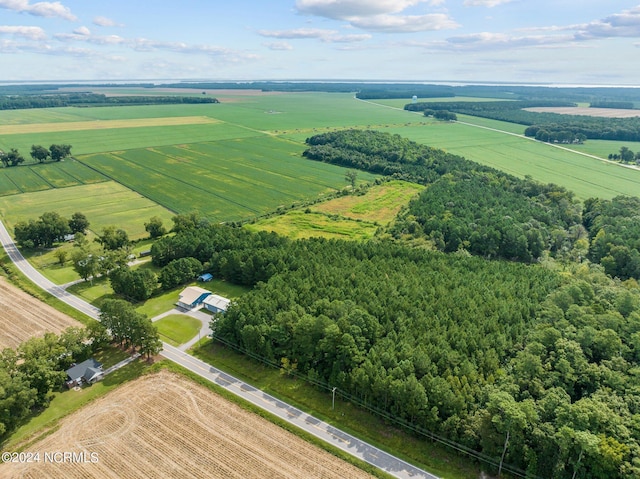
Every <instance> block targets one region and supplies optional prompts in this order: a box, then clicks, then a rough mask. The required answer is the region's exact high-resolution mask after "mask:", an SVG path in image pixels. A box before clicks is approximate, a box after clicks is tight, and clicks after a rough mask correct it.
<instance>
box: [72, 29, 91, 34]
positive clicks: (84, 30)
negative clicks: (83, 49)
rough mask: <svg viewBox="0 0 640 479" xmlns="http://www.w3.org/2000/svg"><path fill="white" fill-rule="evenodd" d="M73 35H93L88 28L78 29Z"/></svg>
mask: <svg viewBox="0 0 640 479" xmlns="http://www.w3.org/2000/svg"><path fill="white" fill-rule="evenodd" d="M73 33H75V34H76V35H84V36H89V35H91V30H89V29H88V28H87V27H78V28H76V29H75V30H74V31H73Z"/></svg>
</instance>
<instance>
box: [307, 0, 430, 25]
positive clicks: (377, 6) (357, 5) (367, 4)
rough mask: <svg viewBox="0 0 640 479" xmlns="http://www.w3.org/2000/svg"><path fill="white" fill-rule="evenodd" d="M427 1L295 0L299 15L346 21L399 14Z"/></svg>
mask: <svg viewBox="0 0 640 479" xmlns="http://www.w3.org/2000/svg"><path fill="white" fill-rule="evenodd" d="M419 3H430V2H429V1H428V0H297V1H296V9H297V10H298V11H299V12H300V13H304V14H308V15H317V16H319V17H326V18H332V19H334V20H347V19H349V18H351V17H362V16H371V15H380V14H384V13H387V14H389V13H399V12H401V11H403V10H405V9H407V8H409V7H413V6H415V5H417V4H419Z"/></svg>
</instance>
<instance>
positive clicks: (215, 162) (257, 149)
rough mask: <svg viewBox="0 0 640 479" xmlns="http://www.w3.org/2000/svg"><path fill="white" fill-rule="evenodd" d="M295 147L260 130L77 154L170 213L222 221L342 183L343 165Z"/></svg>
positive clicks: (308, 196) (254, 213) (364, 176)
mask: <svg viewBox="0 0 640 479" xmlns="http://www.w3.org/2000/svg"><path fill="white" fill-rule="evenodd" d="M301 152H302V149H301V147H300V145H297V144H295V143H291V142H289V141H285V140H282V139H278V138H272V137H269V136H264V137H259V138H242V139H236V140H229V141H217V142H207V143H197V144H190V145H181V146H169V147H159V148H153V149H137V150H128V151H124V152H118V153H108V154H96V155H88V156H81V157H79V160H80V161H82V162H83V163H85V164H87V165H89V166H90V167H91V168H94V169H96V170H99V171H101V172H102V173H104V174H105V175H106V176H109V177H112V178H114V179H117V180H118V181H119V182H121V183H122V184H124V185H126V186H127V187H129V188H131V189H132V190H135V191H137V192H139V193H140V194H142V195H144V196H146V197H147V198H149V199H151V200H153V201H155V202H156V203H158V204H160V205H163V206H165V207H166V208H168V209H171V210H172V211H175V212H177V213H187V212H190V211H197V212H199V213H200V214H201V215H202V216H205V217H207V218H209V219H211V220H214V221H220V222H223V221H235V220H240V219H244V218H250V217H255V216H260V215H263V214H266V213H268V212H270V211H273V210H275V209H276V208H278V207H280V206H289V205H291V204H292V203H295V202H298V201H302V200H308V199H312V198H315V197H317V196H319V195H322V194H324V193H329V192H333V191H335V190H336V189H339V188H342V187H343V186H345V185H346V180H345V171H346V170H345V169H344V168H340V167H336V166H332V165H328V164H324V163H319V162H313V161H308V160H305V159H303V158H302V157H301ZM359 177H360V178H361V179H362V180H363V181H371V180H373V179H374V178H375V176H374V175H371V174H367V173H362V174H360V175H359Z"/></svg>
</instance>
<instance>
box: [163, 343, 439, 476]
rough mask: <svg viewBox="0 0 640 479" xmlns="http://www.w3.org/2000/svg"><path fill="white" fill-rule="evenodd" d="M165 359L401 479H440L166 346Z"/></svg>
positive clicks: (182, 352)
mask: <svg viewBox="0 0 640 479" xmlns="http://www.w3.org/2000/svg"><path fill="white" fill-rule="evenodd" d="M162 355H163V356H164V357H166V358H167V359H170V360H171V361H173V362H175V363H177V364H180V365H181V366H183V367H185V368H187V369H188V370H190V371H193V372H194V373H196V374H198V375H199V376H201V377H203V378H205V379H208V380H209V381H211V382H213V383H215V384H217V385H219V386H222V387H223V388H225V389H226V390H228V391H230V392H232V393H234V394H236V395H237V396H240V397H241V398H243V399H245V400H246V401H249V402H250V403H252V404H254V405H256V406H258V407H260V408H262V409H264V410H266V411H268V412H270V413H272V414H274V415H275V416H278V417H279V418H281V419H284V420H285V421H288V422H290V423H291V424H294V425H295V426H298V427H299V428H300V429H303V430H305V431H307V432H309V433H311V434H313V435H314V436H316V437H318V438H320V439H322V440H323V441H325V442H328V443H329V444H332V445H333V446H336V447H338V448H339V449H342V450H343V451H346V452H347V453H349V454H351V455H353V456H356V457H358V458H360V459H363V460H364V461H366V462H368V463H369V464H372V465H374V466H376V467H378V468H380V469H382V470H384V471H386V472H388V473H389V474H391V475H392V476H394V477H398V478H402V479H418V478H426V479H438V477H437V476H434V475H433V474H430V473H428V472H426V471H423V470H422V469H418V468H417V467H415V466H412V465H411V464H409V463H407V462H405V461H403V460H401V459H398V458H397V457H395V456H392V455H390V454H387V453H386V452H384V451H382V450H380V449H378V448H377V447H374V446H372V445H370V444H368V443H366V442H364V441H361V440H360V439H357V438H356V437H354V436H351V435H350V434H347V433H346V432H344V431H341V430H340V429H337V428H335V427H333V426H331V425H330V424H328V423H326V422H324V421H321V420H320V419H317V418H315V417H313V416H310V415H309V414H307V413H305V412H304V411H301V410H300V409H297V408H295V407H293V406H291V405H289V404H287V403H285V402H283V401H280V400H279V399H276V398H274V397H273V396H270V395H269V394H267V393H265V392H263V391H261V390H260V389H256V388H254V387H253V386H251V385H249V384H247V383H245V382H242V381H240V380H239V379H237V378H235V377H233V376H230V375H229V374H227V373H224V372H222V371H220V370H219V369H216V368H214V367H213V366H211V365H210V364H207V363H205V362H204V361H200V360H199V359H197V358H194V357H193V356H190V355H189V354H187V353H185V352H184V351H181V350H180V349H178V348H174V347H173V346H167V345H165V348H164V351H163V352H162Z"/></svg>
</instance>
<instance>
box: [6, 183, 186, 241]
mask: <svg viewBox="0 0 640 479" xmlns="http://www.w3.org/2000/svg"><path fill="white" fill-rule="evenodd" d="M47 211H56V212H58V213H59V214H60V215H62V216H64V217H66V218H70V217H71V215H72V214H73V213H75V212H81V213H84V215H85V216H86V217H87V219H88V220H89V223H90V227H89V228H90V229H91V230H92V231H93V232H95V233H100V232H101V230H102V228H103V227H105V226H108V225H116V226H117V227H118V228H122V229H124V230H125V231H126V232H127V233H128V234H129V237H130V238H131V239H138V238H143V237H145V236H148V234H147V232H146V231H145V229H144V223H145V222H146V221H148V220H149V218H151V217H152V216H159V217H160V218H162V220H163V222H164V223H165V225H166V226H167V227H170V226H171V224H172V223H171V218H172V217H173V216H174V213H172V212H171V211H169V210H167V209H166V208H163V207H162V206H159V205H157V204H156V203H154V202H153V201H151V200H149V199H148V198H145V197H144V196H141V195H140V194H139V193H136V192H135V191H132V190H130V189H128V188H126V187H124V186H122V185H121V184H119V183H116V182H114V181H105V182H101V183H95V184H90V185H81V186H73V187H70V188H59V189H49V190H45V191H37V192H33V193H24V194H21V195H12V196H2V197H0V216H1V217H2V221H3V222H4V223H5V225H6V226H7V228H8V229H9V231H13V227H14V226H15V224H16V223H17V222H18V221H28V220H29V219H36V218H38V216H40V215H41V214H42V213H44V212H47Z"/></svg>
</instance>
